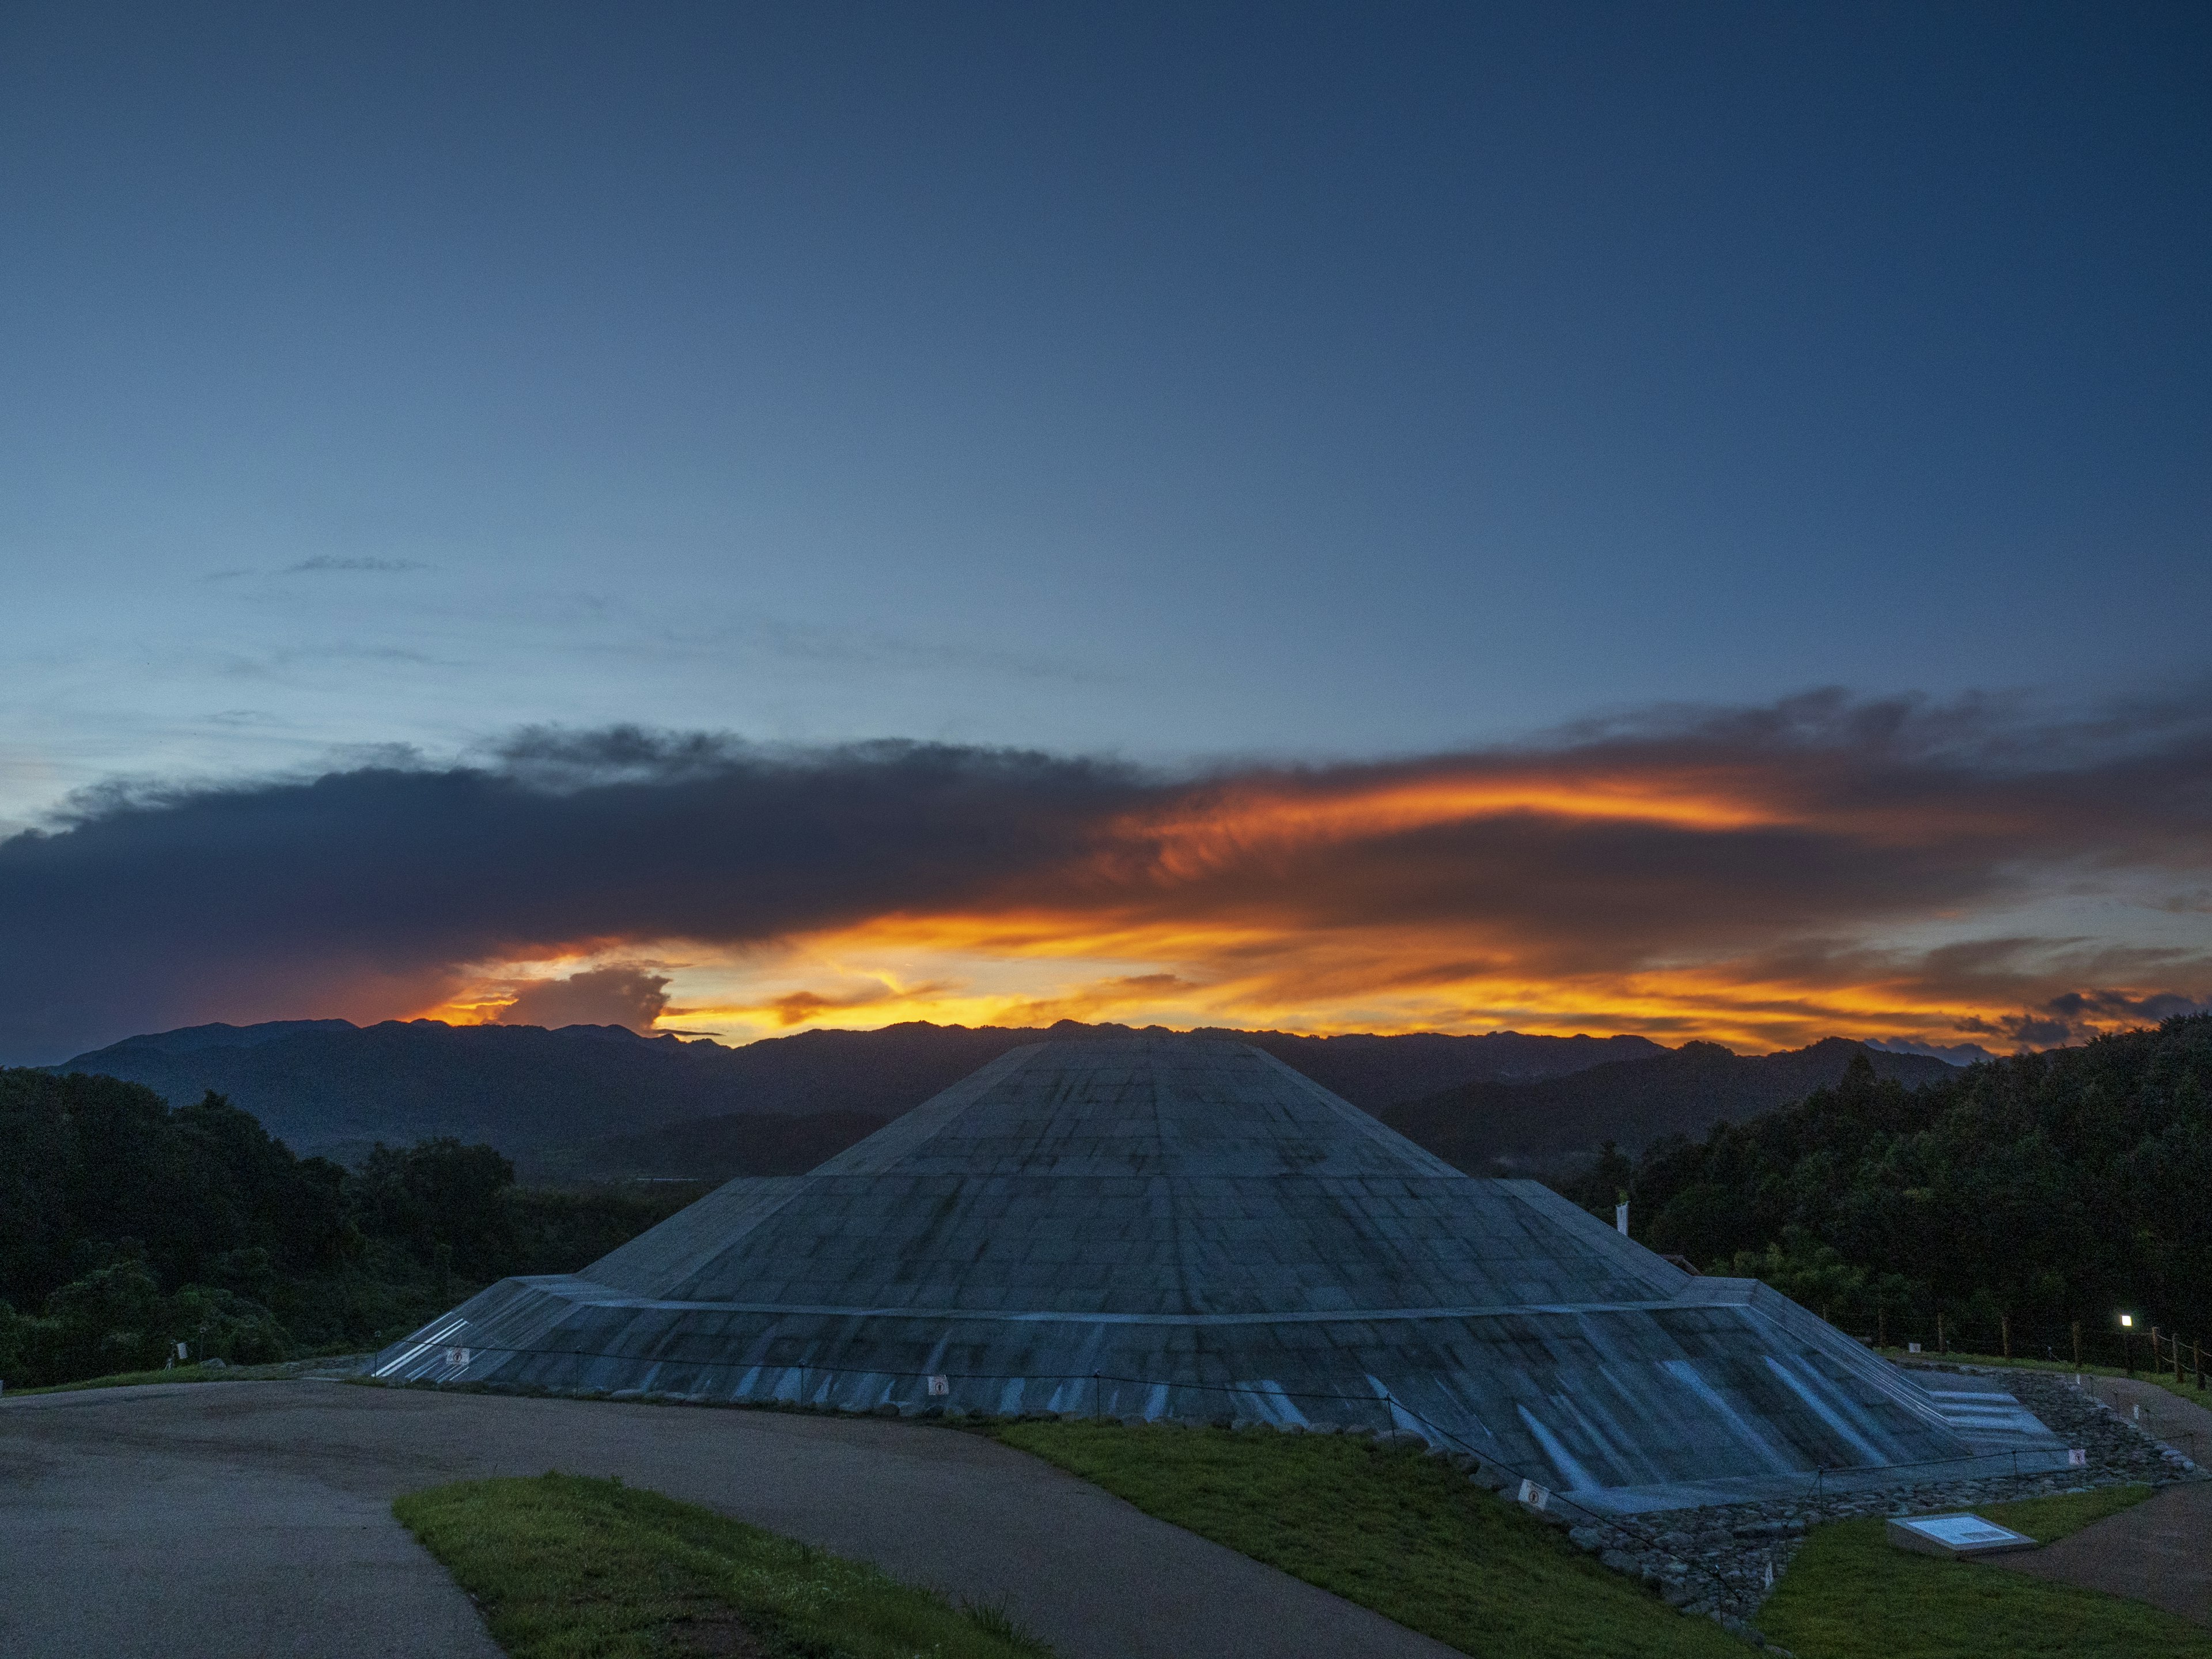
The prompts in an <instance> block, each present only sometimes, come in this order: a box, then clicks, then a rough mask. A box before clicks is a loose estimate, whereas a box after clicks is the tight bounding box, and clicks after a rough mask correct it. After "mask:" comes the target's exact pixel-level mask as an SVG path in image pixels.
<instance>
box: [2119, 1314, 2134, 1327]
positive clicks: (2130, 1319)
mask: <svg viewBox="0 0 2212 1659" xmlns="http://www.w3.org/2000/svg"><path fill="white" fill-rule="evenodd" d="M2135 1322H2136V1316H2134V1315H2133V1314H2122V1315H2121V1316H2120V1328H2121V1329H2122V1330H2127V1329H2129V1328H2131V1327H2132V1326H2133V1325H2134V1324H2135Z"/></svg>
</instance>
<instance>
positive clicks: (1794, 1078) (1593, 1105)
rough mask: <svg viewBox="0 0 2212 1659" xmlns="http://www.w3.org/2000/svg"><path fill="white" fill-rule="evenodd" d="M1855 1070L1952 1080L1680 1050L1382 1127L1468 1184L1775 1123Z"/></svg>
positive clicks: (1912, 1058) (1854, 1052) (1952, 1071)
mask: <svg viewBox="0 0 2212 1659" xmlns="http://www.w3.org/2000/svg"><path fill="white" fill-rule="evenodd" d="M1854 1060H1863V1062H1865V1063H1867V1064H1869V1065H1871V1066H1873V1068H1874V1071H1875V1075H1877V1076H1879V1077H1885V1078H1891V1079H1895V1080H1896V1081H1898V1082H1899V1083H1901V1084H1905V1085H1908V1086H1909V1085H1917V1084H1922V1083H1932V1082H1935V1081H1936V1080H1937V1079H1942V1078H1948V1077H1953V1076H1955V1075H1956V1074H1957V1068H1956V1067H1955V1066H1952V1065H1950V1064H1949V1063H1948V1062H1947V1061H1944V1060H1933V1059H1929V1057H1927V1056H1926V1055H1923V1054H1888V1053H1885V1052H1882V1051H1881V1050H1878V1049H1871V1048H1867V1047H1866V1045H1865V1044H1863V1043H1859V1042H1850V1041H1848V1040H1846V1039H1844V1038H1843V1037H1829V1038H1827V1039H1826V1040H1825V1041H1823V1042H1816V1043H1814V1044H1813V1045H1812V1046H1811V1047H1810V1048H1795V1049H1790V1050H1788V1051H1785V1052H1784V1053H1781V1054H1731V1053H1730V1052H1729V1050H1728V1049H1726V1048H1722V1047H1721V1046H1720V1045H1719V1044H1718V1043H1713V1042H1686V1043H1684V1044H1683V1045H1682V1046H1681V1047H1680V1048H1676V1049H1674V1050H1673V1051H1671V1052H1669V1051H1668V1050H1666V1049H1661V1050H1659V1051H1658V1052H1656V1053H1655V1054H1644V1055H1637V1056H1634V1057H1631V1058H1625V1059H1621V1060H1609V1061H1608V1062H1607V1064H1605V1065H1602V1066H1590V1067H1588V1068H1586V1069H1583V1070H1580V1071H1577V1072H1574V1073H1570V1074H1568V1075H1566V1076H1563V1077H1554V1078H1548V1079H1541V1080H1539V1081H1534V1082H1527V1081H1517V1080H1516V1081H1510V1082H1505V1081H1492V1080H1484V1081H1481V1082H1476V1083H1468V1084H1463V1085H1460V1086H1459V1087H1457V1088H1454V1089H1448V1090H1445V1091H1442V1092H1440V1093H1437V1094H1434V1095H1431V1096H1429V1097H1427V1098H1425V1099H1423V1100H1417V1101H1413V1102H1409V1103H1407V1104H1405V1105H1402V1106H1397V1107H1393V1108H1392V1109H1389V1110H1388V1111H1385V1112H1383V1114H1382V1118H1383V1121H1384V1122H1386V1123H1388V1124H1389V1126H1390V1127H1392V1128H1394V1129H1395V1130H1397V1131H1398V1133H1401V1134H1402V1135H1404V1136H1405V1137H1406V1138H1407V1139H1409V1140H1414V1141H1418V1142H1419V1144H1420V1145H1421V1146H1425V1147H1427V1148H1428V1150H1429V1151H1431V1152H1434V1153H1436V1154H1437V1157H1439V1158H1443V1159H1445V1160H1446V1161H1447V1162H1449V1163H1451V1164H1455V1165H1457V1166H1458V1167H1459V1168H1461V1169H1462V1170H1468V1171H1469V1172H1471V1173H1473V1174H1476V1175H1487V1174H1492V1173H1498V1174H1508V1173H1514V1172H1516V1171H1520V1170H1539V1171H1545V1170H1556V1169H1558V1168H1559V1167H1561V1166H1562V1165H1568V1164H1572V1163H1574V1162H1577V1161H1579V1160H1581V1159H1583V1158H1587V1157H1589V1156H1591V1155H1594V1154H1595V1153H1596V1152H1598V1151H1599V1150H1600V1149H1601V1147H1602V1146H1605V1144H1606V1143H1607V1142H1608V1141H1611V1142H1615V1143H1617V1144H1619V1145H1620V1146H1626V1147H1627V1148H1628V1149H1629V1150H1630V1151H1631V1152H1640V1151H1642V1150H1643V1149H1644V1147H1645V1146H1650V1144H1651V1143H1652V1142H1654V1141H1656V1140H1658V1139H1661V1138H1662V1137H1663V1136H1666V1135H1669V1134H1694V1135H1702V1134H1704V1133H1705V1132H1706V1131H1708V1130H1709V1129H1711V1127H1713V1126H1714V1125H1715V1124H1716V1123H1718V1122H1720V1121H1723V1119H1726V1120H1730V1121H1736V1122H1741V1121H1744V1120H1746V1119H1747V1118H1753V1117H1756V1116H1758V1115H1760V1114H1761V1113H1764V1112H1771V1111H1772V1110H1774V1109H1775V1108H1777V1107H1778V1106H1783V1105H1786V1104H1787V1103H1790V1101H1793V1100H1802V1098H1804V1097H1805V1096H1806V1095H1808V1094H1809V1093H1811V1092H1812V1091H1814V1090H1815V1089H1819V1088H1823V1087H1826V1086H1828V1085H1832V1084H1835V1083H1837V1082H1838V1081H1839V1080H1840V1079H1842V1077H1843V1075H1844V1067H1845V1066H1849V1065H1850V1064H1852V1063H1853V1061H1854Z"/></svg>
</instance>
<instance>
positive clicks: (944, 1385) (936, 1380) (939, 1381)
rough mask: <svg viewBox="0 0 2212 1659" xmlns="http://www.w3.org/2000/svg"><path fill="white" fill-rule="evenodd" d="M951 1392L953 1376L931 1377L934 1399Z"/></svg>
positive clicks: (931, 1394) (930, 1389) (931, 1390)
mask: <svg viewBox="0 0 2212 1659" xmlns="http://www.w3.org/2000/svg"><path fill="white" fill-rule="evenodd" d="M951 1392H952V1379H951V1377H949V1376H933V1377H931V1378H930V1379H929V1393H930V1397H931V1398H932V1399H938V1398H941V1397H943V1396H944V1395H948V1394H951Z"/></svg>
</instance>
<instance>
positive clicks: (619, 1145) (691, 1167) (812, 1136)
mask: <svg viewBox="0 0 2212 1659" xmlns="http://www.w3.org/2000/svg"><path fill="white" fill-rule="evenodd" d="M888 1122H890V1119H889V1118H887V1117H875V1116H872V1115H870V1114H868V1113H866V1112H810V1113H808V1114H806V1115H805V1116H803V1117H786V1116H783V1115H781V1114H778V1113H768V1112H732V1113H730V1114H729V1115H726V1116H724V1117H699V1118H693V1119H691V1120H690V1121H689V1122H685V1123H671V1124H670V1125H668V1126H667V1127H665V1128H660V1129H648V1130H647V1131H646V1132H645V1133H642V1134H634V1135H608V1136H605V1137H604V1138H603V1139H598V1140H586V1141H580V1142H578V1143H576V1144H574V1145H572V1146H544V1147H540V1148H538V1150H537V1151H535V1152H523V1153H521V1154H520V1156H519V1157H517V1158H516V1159H515V1172H516V1174H517V1175H518V1176H520V1179H521V1180H522V1181H523V1182H526V1183H527V1184H529V1185H532V1186H538V1187H562V1186H575V1185H579V1184H582V1183H586V1182H603V1181H696V1182H702V1183H703V1184H705V1185H708V1186H714V1187H719V1186H720V1185H721V1183H722V1182H725V1181H728V1180H731V1179H732V1178H733V1177H735V1176H787V1175H805V1173H806V1172H807V1171H808V1170H811V1169H812V1168H813V1167H814V1166H815V1165H816V1164H822V1163H826V1162H827V1161H828V1160H829V1159H830V1158H835V1157H836V1156H837V1154H838V1153H840V1152H843V1151H844V1150H845V1149H846V1148H847V1147H848V1146H856V1145H858V1144H859V1143H860V1142H861V1141H863V1140H866V1139H867V1138H868V1137H869V1136H870V1135H872V1134H873V1133H875V1132H876V1131H877V1130H878V1129H880V1128H882V1127H884V1124H886V1123H888Z"/></svg>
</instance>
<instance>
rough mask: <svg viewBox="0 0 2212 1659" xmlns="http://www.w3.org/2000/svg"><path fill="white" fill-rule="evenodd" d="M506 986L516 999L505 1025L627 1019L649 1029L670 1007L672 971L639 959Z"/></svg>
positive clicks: (505, 1012)
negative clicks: (656, 970)
mask: <svg viewBox="0 0 2212 1659" xmlns="http://www.w3.org/2000/svg"><path fill="white" fill-rule="evenodd" d="M507 989H508V990H509V991H511V992H512V993H513V996H514V1000H513V1001H512V1002H510V1003H508V1004H507V1006H506V1008H505V1009H503V1010H502V1011H501V1013H500V1017H499V1018H500V1024H502V1025H544V1026H546V1027H549V1028H551V1029H556V1030H557V1029H558V1028H560V1027H561V1026H563V1025H626V1026H628V1027H629V1029H630V1030H633V1031H638V1032H645V1031H649V1030H652V1029H653V1021H655V1020H657V1019H659V1018H660V1016H661V1015H662V1013H663V1012H665V1011H666V1009H667V1007H668V975H665V974H656V973H654V972H653V971H652V970H651V969H648V968H643V967H640V966H639V965H638V964H637V963H610V964H609V965H608V966H606V967H604V968H587V969H585V970H584V971H583V972H581V973H576V974H570V975H568V976H567V977H566V978H565V979H537V980H520V981H516V982H514V983H513V984H512V985H510V986H508V987H507Z"/></svg>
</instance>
